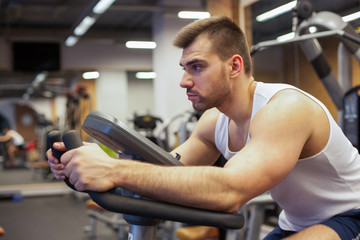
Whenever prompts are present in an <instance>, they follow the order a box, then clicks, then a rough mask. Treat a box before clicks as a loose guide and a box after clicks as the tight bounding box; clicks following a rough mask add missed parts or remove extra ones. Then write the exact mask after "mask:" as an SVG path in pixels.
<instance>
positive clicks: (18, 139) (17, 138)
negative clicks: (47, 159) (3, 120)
mask: <svg viewBox="0 0 360 240" xmlns="http://www.w3.org/2000/svg"><path fill="white" fill-rule="evenodd" d="M9 132H10V135H11V137H12V139H11V140H12V142H13V144H14V145H15V146H21V145H23V144H24V138H23V137H22V136H21V135H20V134H19V133H18V132H16V131H14V130H12V129H10V130H9Z"/></svg>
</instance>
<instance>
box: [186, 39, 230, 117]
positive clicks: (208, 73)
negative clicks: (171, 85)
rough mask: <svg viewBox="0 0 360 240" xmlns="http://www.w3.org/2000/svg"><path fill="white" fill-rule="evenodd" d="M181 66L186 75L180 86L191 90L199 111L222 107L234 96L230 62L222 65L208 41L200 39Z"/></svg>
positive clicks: (187, 49) (195, 42)
mask: <svg viewBox="0 0 360 240" xmlns="http://www.w3.org/2000/svg"><path fill="white" fill-rule="evenodd" d="M180 65H181V66H182V67H183V68H184V71H185V72H184V74H183V77H182V80H181V82H180V86H181V87H182V88H186V89H187V96H188V99H189V100H190V101H191V102H192V104H193V107H194V109H195V110H198V111H205V110H207V109H210V108H212V107H219V106H220V105H221V104H222V103H223V102H224V100H225V99H226V97H227V96H228V95H229V93H230V85H229V83H230V82H229V71H228V69H229V68H227V61H221V60H220V59H219V57H218V55H217V54H216V53H215V52H214V51H213V50H212V47H211V42H210V41H209V40H208V39H207V38H206V37H198V38H197V39H195V41H194V42H193V43H192V44H191V45H190V46H189V47H187V48H185V49H184V50H183V54H182V57H181V59H180Z"/></svg>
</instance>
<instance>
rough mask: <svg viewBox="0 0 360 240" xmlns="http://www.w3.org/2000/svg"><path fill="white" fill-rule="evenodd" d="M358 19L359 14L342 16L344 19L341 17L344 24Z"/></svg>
mask: <svg viewBox="0 0 360 240" xmlns="http://www.w3.org/2000/svg"><path fill="white" fill-rule="evenodd" d="M358 18H360V12H356V13H353V14H349V15H347V16H344V17H342V20H343V21H344V22H351V21H354V20H355V19H358Z"/></svg>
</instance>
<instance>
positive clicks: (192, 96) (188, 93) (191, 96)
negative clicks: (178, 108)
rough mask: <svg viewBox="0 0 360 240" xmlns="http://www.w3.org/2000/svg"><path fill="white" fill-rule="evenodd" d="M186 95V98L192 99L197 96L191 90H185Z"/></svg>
mask: <svg viewBox="0 0 360 240" xmlns="http://www.w3.org/2000/svg"><path fill="white" fill-rule="evenodd" d="M186 95H187V96H188V100H190V101H192V100H194V99H195V98H197V94H195V93H193V92H187V93H186Z"/></svg>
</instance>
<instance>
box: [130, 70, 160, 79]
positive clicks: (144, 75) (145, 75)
mask: <svg viewBox="0 0 360 240" xmlns="http://www.w3.org/2000/svg"><path fill="white" fill-rule="evenodd" d="M135 77H136V78H138V79H154V78H156V73H155V72H137V73H136V74H135Z"/></svg>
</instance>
